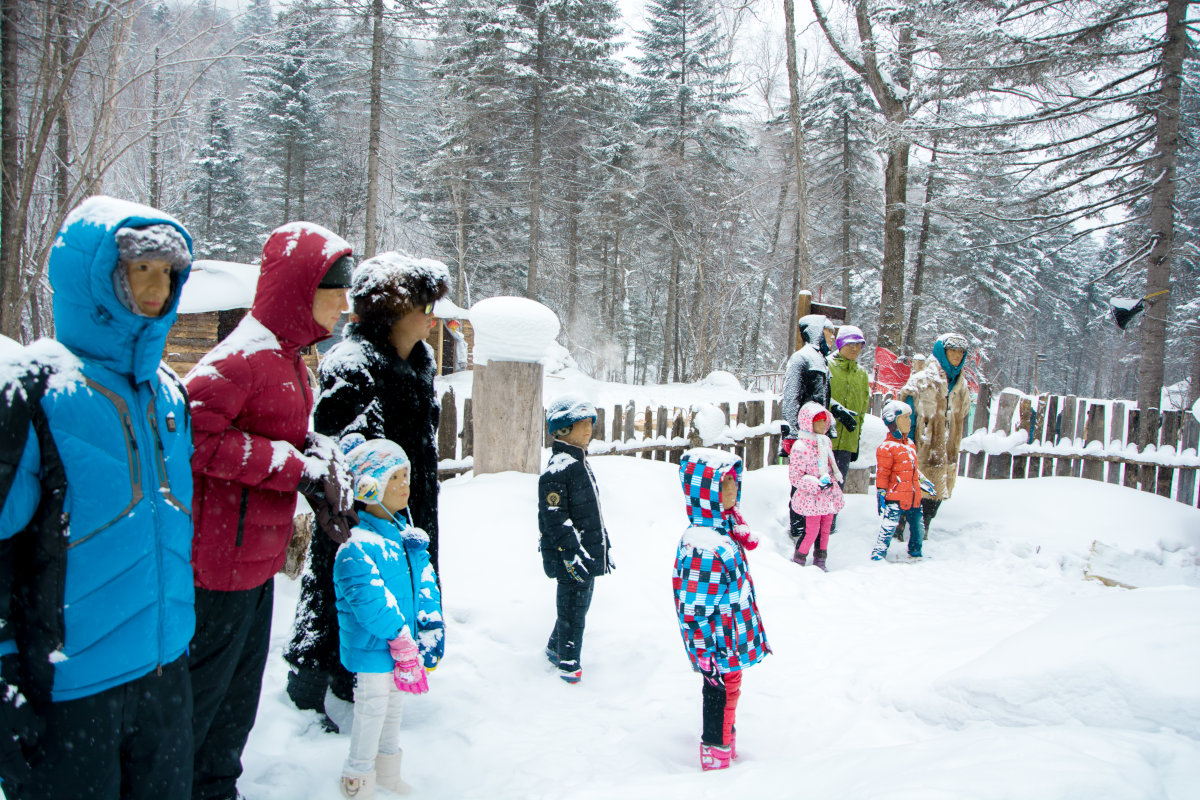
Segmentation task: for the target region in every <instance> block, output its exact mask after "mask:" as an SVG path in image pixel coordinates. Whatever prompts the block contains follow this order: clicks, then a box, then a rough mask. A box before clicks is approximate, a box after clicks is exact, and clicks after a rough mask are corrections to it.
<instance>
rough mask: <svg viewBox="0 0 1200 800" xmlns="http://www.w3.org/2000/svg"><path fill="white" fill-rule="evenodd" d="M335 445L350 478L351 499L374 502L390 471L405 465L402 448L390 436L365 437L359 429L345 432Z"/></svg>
mask: <svg viewBox="0 0 1200 800" xmlns="http://www.w3.org/2000/svg"><path fill="white" fill-rule="evenodd" d="M338 446H339V447H340V448H341V449H342V453H344V454H345V457H346V468H347V469H348V470H349V471H350V476H351V477H352V478H353V479H354V499H355V500H360V501H362V502H365V503H378V502H379V500H380V498H382V497H383V492H384V491H385V490H386V489H387V484H388V481H390V480H391V479H392V474H393V473H395V472H396V470H399V469H404V468H405V467H407V466H408V465H409V462H408V456H407V455H405V453H404V448H403V447H401V446H400V445H398V444H396V443H395V442H393V441H391V440H390V439H371V440H370V441H367V439H366V437H364V436H363V435H362V434H361V433H348V434H346V435H345V436H343V437H342V439H341V441H340V442H338Z"/></svg>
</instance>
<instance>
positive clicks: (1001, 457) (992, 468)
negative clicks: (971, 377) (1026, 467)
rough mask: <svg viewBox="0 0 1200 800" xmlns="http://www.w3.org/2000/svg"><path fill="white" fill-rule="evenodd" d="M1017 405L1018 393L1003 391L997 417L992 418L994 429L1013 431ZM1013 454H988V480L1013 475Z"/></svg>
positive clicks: (997, 431)
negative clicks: (1014, 411) (1013, 419)
mask: <svg viewBox="0 0 1200 800" xmlns="http://www.w3.org/2000/svg"><path fill="white" fill-rule="evenodd" d="M1016 407H1017V393H1016V392H1009V391H1003V392H1001V393H1000V403H999V405H998V406H997V407H996V418H995V419H994V420H992V431H993V432H994V433H1003V434H1005V435H1008V434H1010V433H1012V418H1013V410H1014V409H1016ZM1012 459H1013V457H1012V454H1011V453H996V454H994V455H991V456H988V460H987V470H986V472H985V477H986V478H987V479H988V480H994V479H996V478H1011V477H1012Z"/></svg>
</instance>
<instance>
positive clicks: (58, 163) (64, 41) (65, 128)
mask: <svg viewBox="0 0 1200 800" xmlns="http://www.w3.org/2000/svg"><path fill="white" fill-rule="evenodd" d="M68 37H69V34H68V33H67V3H66V2H65V0H59V4H58V69H59V74H60V75H66V74H67V68H68V59H69V58H70V54H69V52H68V50H69V48H68V44H70V40H69V38H68ZM154 67H155V69H154V111H155V113H156V114H157V112H158V48H157V47H156V48H155V49H154ZM68 111H69V109H68V108H67V107H66V106H65V105H64V106H63V108H62V110H61V111H60V112H59V115H58V119H57V120H56V121H55V126H56V130H55V142H54V156H55V182H54V183H55V186H54V189H55V202H56V203H57V205H58V210H59V213H60V214H63V215H65V214H66V213H67V203H68V202H69V201H68V199H67V196H68V191H69V182H70V174H69V170H68V166H69V165H70V162H71V119H70V115H69V113H68ZM155 125H156V127H155V138H154V139H152V141H151V145H152V146H151V151H150V154H151V162H150V163H151V167H152V169H151V187H152V188H153V177H154V168H157V166H158V165H157V164H156V163H155V162H154V160H153V159H154V158H155V156H156V155H157V152H156V151H157V147H155V146H154V145H157V144H158V138H157V119H156V120H155ZM151 205H157V204H156V203H153V202H152V203H151ZM34 294H35V295H36V294H37V292H36V291H35V292H34Z"/></svg>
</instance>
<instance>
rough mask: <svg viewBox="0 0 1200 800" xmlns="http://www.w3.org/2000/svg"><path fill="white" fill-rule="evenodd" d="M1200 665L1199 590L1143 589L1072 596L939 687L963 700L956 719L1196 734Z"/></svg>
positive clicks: (1199, 727)
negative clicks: (1073, 599) (1199, 669)
mask: <svg viewBox="0 0 1200 800" xmlns="http://www.w3.org/2000/svg"><path fill="white" fill-rule="evenodd" d="M1197 664H1200V589H1193V588H1190V587H1169V588H1160V589H1139V590H1135V591H1127V592H1123V591H1118V592H1111V593H1106V594H1103V595H1099V596H1095V597H1091V598H1088V599H1086V600H1079V601H1076V602H1072V603H1068V604H1065V605H1064V606H1062V607H1060V608H1059V609H1058V610H1056V611H1054V612H1052V613H1051V614H1050V615H1049V616H1048V617H1046V618H1045V619H1043V620H1041V621H1040V622H1037V623H1035V624H1033V625H1031V626H1029V627H1028V628H1026V629H1025V630H1023V631H1021V632H1019V633H1017V634H1015V635H1013V636H1010V637H1009V638H1008V639H1006V640H1004V641H1002V642H1000V643H999V644H997V645H996V646H995V647H993V648H992V649H991V650H990V651H988V652H987V653H985V654H984V655H983V656H980V657H979V658H977V659H975V660H974V661H971V662H969V663H967V664H965V665H963V666H962V667H960V668H958V669H955V670H953V671H951V672H949V673H947V674H945V675H944V676H943V677H942V678H941V680H939V681H937V682H936V683H935V684H934V688H935V690H936V691H937V692H938V693H940V694H941V695H943V696H944V697H946V698H948V699H950V700H952V701H954V702H955V703H956V704H957V706H958V707H957V709H956V710H952V711H951V712H950V714H949V715H950V716H951V718H955V717H957V719H956V721H959V722H966V721H987V722H994V723H996V724H999V725H1009V726H1030V725H1063V724H1083V725H1087V726H1093V727H1100V728H1117V729H1129V730H1137V731H1146V732H1154V731H1159V730H1161V729H1163V728H1167V729H1170V730H1174V731H1176V732H1178V733H1180V734H1182V735H1184V736H1188V737H1190V738H1193V739H1197V738H1200V683H1198V682H1196V681H1195V680H1192V678H1191V676H1194V673H1195V667H1196V665H1197ZM915 710H917V711H918V713H921V709H920V708H917V709H915ZM923 716H924V715H923Z"/></svg>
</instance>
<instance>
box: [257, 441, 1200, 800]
mask: <svg viewBox="0 0 1200 800" xmlns="http://www.w3.org/2000/svg"><path fill="white" fill-rule="evenodd" d="M593 465H594V469H595V472H596V475H597V481H598V483H599V485H600V490H601V497H602V502H603V507H604V514H605V518H606V520H607V523H608V527H609V530H610V532H611V534H612V538H613V540H614V545H613V554H614V559H615V561H616V564H617V571H616V572H615V573H614V574H612V575H610V576H607V577H604V578H602V579H600V580H599V581H598V582H597V587H596V594H595V599H594V601H593V605H592V611H591V613H590V614H589V617H588V630H587V635H586V637H585V643H584V651H583V664H584V677H583V682H582V683H581V684H579V685H577V686H568V685H566V684H564V683H562V682H561V681H560V680H559V679H558V678H557V677H556V675H555V674H554V672H553V670H552V668H551V667H550V666H549V665H548V664H547V663H546V661H545V659H544V657H543V654H542V650H543V647H544V646H545V642H546V637H547V635H548V633H549V630H550V626H551V624H552V622H553V618H554V612H553V604H554V586H553V583H552V582H551V581H549V580H548V579H546V578H545V577H544V576H543V575H542V572H541V565H540V559H539V556H538V553H537V550H536V548H537V522H536V480H537V479H536V476H531V475H518V474H512V473H508V474H502V475H491V476H483V477H479V478H475V477H462V478H457V479H455V480H453V481H450V482H449V483H447V484H445V485H444V488H443V493H442V498H441V530H442V556H441V561H442V582H443V586H444V591H445V610H446V617H447V649H446V659H445V661H444V662H443V664H442V666H441V667H440V668H439V669H438V670H437V671H436V672H435V673H433V674H432V675H431V676H430V686H431V691H430V693H429V694H427V695H424V696H421V697H418V698H414V699H411V700H410V701H408V706H407V711H406V718H405V721H404V726H403V732H402V744H403V747H404V749H405V773H406V777H407V779H408V780H409V782H410V783H412V784H413V785H414V786H415V787H416V788H417V793H416V795H415V796H416V797H421V798H489V800H502V799H504V798H522V800H524V799H525V798H572V800H581V799H586V798H623V799H625V798H656V799H658V798H696V797H702V796H709V797H712V796H729V797H735V796H736V797H762V798H783V797H804V798H812V799H813V800H819V799H822V798H829V799H830V800H849V799H857V798H872V799H876V798H878V799H884V798H887V799H888V800H902V799H903V800H910V799H911V800H939V799H941V798H946V800H963V799H964V798H970V799H971V800H974V799H976V798H978V799H980V800H991V799H992V798H995V799H997V800H999V799H1000V798H1014V799H1015V798H1020V800H1029V799H1030V798H1037V800H1052V799H1053V798H1084V797H1086V798H1088V800H1101V799H1108V800H1125V799H1126V798H1128V799H1129V800H1135V798H1136V800H1146V799H1147V798H1180V799H1182V798H1194V797H1196V796H1197V792H1198V791H1200V789H1198V787H1200V681H1198V680H1197V677H1196V674H1197V668H1198V667H1200V588H1197V587H1198V586H1200V577H1198V575H1197V566H1196V564H1197V560H1198V556H1200V511H1198V510H1196V509H1193V508H1188V507H1186V506H1183V505H1181V504H1179V503H1175V502H1171V501H1168V500H1164V499H1162V498H1159V497H1156V496H1152V495H1148V494H1144V493H1141V492H1137V491H1133V490H1129V489H1125V488H1123V487H1118V486H1112V485H1108V484H1098V483H1094V482H1091V481H1085V480H1081V479H1071V478H1045V479H1039V480H1031V481H992V482H986V483H984V482H979V481H972V480H966V479H963V480H960V482H959V485H958V489H957V491H956V494H955V497H954V499H953V500H952V501H950V502H948V503H946V504H945V505H944V506H943V507H942V511H941V513H940V515H939V516H938V518H937V520H936V521H935V523H934V527H933V532H932V536H931V538H930V539H929V542H928V543H927V544H926V546H925V553H926V554H927V555H928V556H929V558H928V559H927V560H926V561H924V562H923V563H915V564H908V563H891V562H888V563H872V562H870V561H869V560H868V553H869V550H870V546H871V542H872V539H873V537H874V535H875V526H876V522H877V517H876V516H875V513H874V506H875V499H874V497H873V496H863V495H857V496H850V497H849V498H848V501H849V503H848V506H847V508H846V510H845V511H844V512H843V514H842V515H841V518H840V520H839V529H838V532H837V533H835V534H834V536H833V538H832V540H831V543H830V556H829V565H830V570H831V571H830V572H829V573H828V574H823V573H821V572H818V571H816V570H815V569H814V568H812V567H808V568H800V567H797V566H795V565H794V564H792V563H791V562H790V561H789V560H788V558H789V555H790V552H789V543H788V539H787V536H786V533H785V530H786V497H787V474H786V468H784V467H768V468H767V469H764V470H759V471H756V472H752V473H749V474H748V475H747V476H746V481H745V491H744V494H743V509H744V511H745V514H746V517H747V518H748V520H749V522H750V523H751V524H752V525H753V526H754V527H755V528H756V529H757V530H759V531H760V532H761V534H762V535H763V538H764V543H763V545H762V546H761V547H759V548H758V549H757V550H756V551H754V552H753V553H751V554H750V563H751V567H752V571H753V575H754V578H755V582H756V586H757V591H758V602H759V607H760V610H761V611H762V614H763V619H764V623H765V626H766V630H767V635H768V637H769V639H770V641H771V644H772V647H773V649H774V651H775V652H774V655H772V656H770V657H769V658H767V659H766V661H764V662H763V663H762V664H761V665H758V666H756V667H753V668H751V669H750V670H749V671H748V673H747V675H746V677H745V681H744V686H743V692H742V700H741V704H740V706H739V713H738V731H739V736H738V749H739V751H740V756H741V757H740V758H739V760H738V761H736V762H734V766H733V767H732V768H731V769H730V770H728V771H727V772H724V773H702V772H701V771H700V768H699V765H698V758H697V742H698V739H699V732H700V730H699V729H700V679H699V677H698V676H696V675H695V674H693V673H692V672H691V671H690V669H689V666H688V662H687V659H686V657H685V655H684V653H683V647H682V644H681V642H680V639H679V633H678V628H677V626H676V623H675V615H674V610H673V607H672V601H671V588H670V575H671V566H672V560H673V557H674V552H675V544H676V542H677V540H678V538H679V534H680V533H681V531H682V528H683V526H684V514H683V503H682V497H681V492H680V490H679V486H678V483H677V480H676V475H675V467H674V466H673V465H670V464H666V463H662V462H650V461H645V460H639V459H633V458H628V457H617V456H613V457H600V458H595V459H594V460H593ZM1095 539H1099V540H1101V541H1102V542H1103V543H1104V544H1105V545H1107V546H1108V547H1107V549H1106V551H1105V552H1106V554H1107V560H1106V563H1105V564H1103V565H1099V566H1097V565H1095V564H1093V567H1095V568H1097V569H1100V570H1101V571H1104V570H1109V571H1117V572H1121V571H1123V570H1124V571H1125V572H1127V573H1128V575H1135V576H1140V578H1145V580H1146V583H1144V584H1143V585H1149V584H1150V583H1157V584H1172V585H1166V586H1159V587H1158V588H1146V589H1138V590H1135V591H1129V590H1125V589H1116V588H1108V587H1106V586H1104V585H1102V584H1101V583H1099V582H1096V581H1087V580H1084V579H1083V573H1084V570H1085V568H1086V567H1087V564H1088V557H1089V552H1090V550H1091V546H1092V542H1093V540H1095ZM902 552H903V545H901V544H899V543H894V544H893V547H892V557H893V558H894V557H896V556H899V555H900V554H901V553H902ZM1114 553H1116V554H1117V556H1116V557H1115V558H1114V556H1113V554H1114ZM1122 553H1124V554H1125V561H1127V562H1128V563H1127V564H1125V563H1123V562H1122V559H1121V558H1120V554H1122ZM1126 567H1128V568H1129V569H1126ZM1128 575H1108V577H1112V578H1114V579H1116V580H1120V579H1121V578H1122V577H1128ZM1146 576H1152V577H1151V578H1146ZM276 581H277V590H278V594H277V596H276V614H275V628H274V632H273V636H272V651H271V658H270V662H269V666H268V670H267V676H266V681H265V686H264V693H263V700H262V706H261V710H260V713H259V721H258V724H257V726H256V727H255V729H254V732H253V734H252V735H251V739H250V744H249V747H248V750H247V753H246V759H245V761H246V774H245V776H244V777H243V779H242V782H241V786H240V788H241V790H242V791H243V792H244V793H245V794H246V796H247V797H248V798H249V800H285V799H286V800H302V799H303V798H312V799H313V800H316V799H318V798H320V799H321V800H334V799H335V798H337V797H338V796H339V795H338V792H337V789H336V779H337V776H338V775H339V771H340V768H341V763H342V759H343V758H344V757H345V755H346V750H347V746H348V741H349V740H348V738H347V737H346V736H344V735H330V734H325V733H322V732H321V731H320V729H319V728H318V727H317V725H316V717H315V715H314V714H312V713H302V712H299V711H296V710H294V709H293V708H292V707H291V706H290V705H289V704H288V703H287V700H286V696H285V694H284V691H283V685H284V679H285V665H284V662H283V661H282V659H281V657H280V651H281V649H282V647H283V645H284V643H285V642H286V640H287V637H288V633H289V628H290V625H291V619H292V610H293V604H294V602H295V598H296V595H297V584H296V583H293V582H291V581H289V580H287V579H286V578H282V577H280V578H277V579H276ZM1125 582H1130V581H1128V580H1127V581H1125ZM381 796H383V797H386V796H387V795H386V794H384V793H381Z"/></svg>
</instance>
